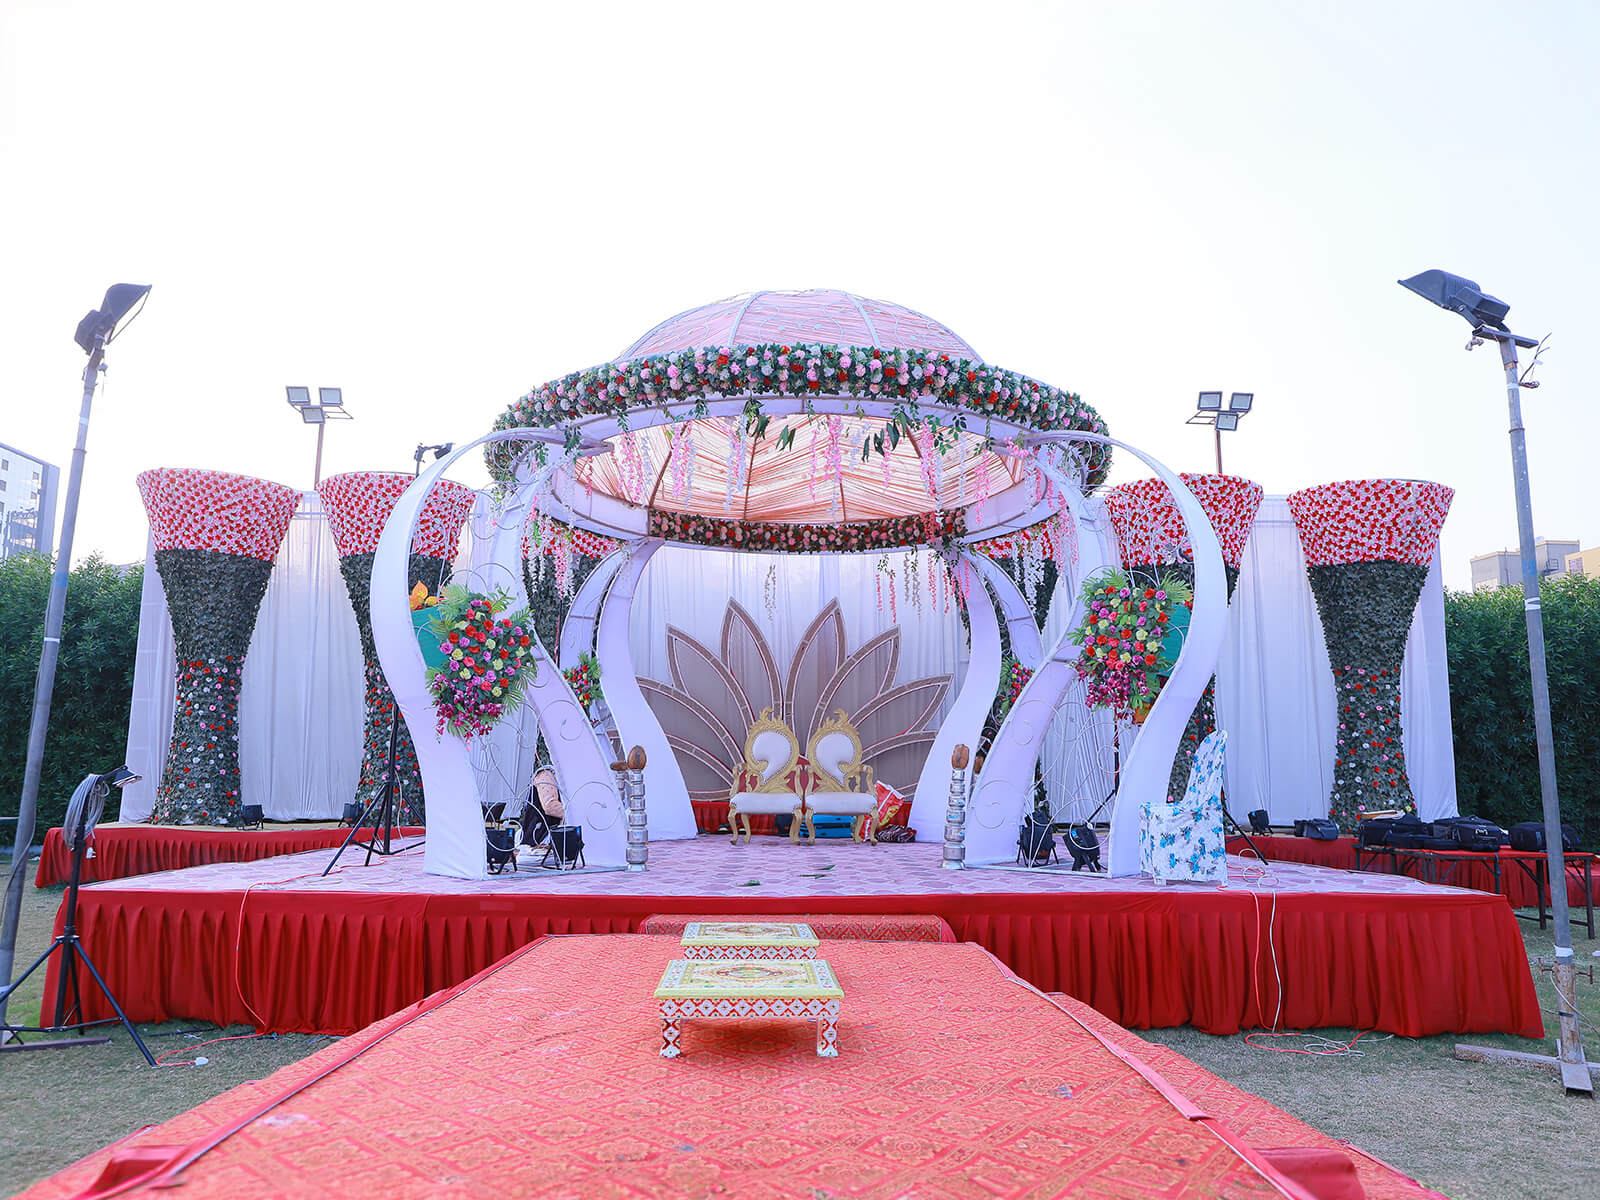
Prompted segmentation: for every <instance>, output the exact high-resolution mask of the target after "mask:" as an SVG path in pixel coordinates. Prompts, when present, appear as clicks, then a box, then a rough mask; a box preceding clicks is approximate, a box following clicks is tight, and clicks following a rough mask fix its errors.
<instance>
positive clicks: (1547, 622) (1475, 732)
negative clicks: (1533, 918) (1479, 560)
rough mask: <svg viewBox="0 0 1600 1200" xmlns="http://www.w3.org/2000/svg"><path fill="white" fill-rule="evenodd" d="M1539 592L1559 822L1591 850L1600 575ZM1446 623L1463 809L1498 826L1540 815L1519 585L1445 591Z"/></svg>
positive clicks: (1599, 729) (1599, 758)
mask: <svg viewBox="0 0 1600 1200" xmlns="http://www.w3.org/2000/svg"><path fill="white" fill-rule="evenodd" d="M1540 594H1541V600H1542V608H1543V611H1544V637H1545V654H1546V657H1547V660H1548V664H1549V677H1550V710H1551V716H1552V724H1553V726H1554V731H1555V745H1556V786H1557V789H1558V790H1559V792H1560V795H1561V813H1562V818H1563V819H1564V820H1565V821H1567V822H1568V823H1569V824H1571V825H1573V826H1576V827H1577V830H1578V835H1579V838H1580V840H1581V842H1582V844H1583V846H1584V847H1585V848H1590V849H1592V848H1593V847H1594V846H1596V845H1597V844H1600V703H1597V699H1600V698H1597V695H1596V693H1597V690H1600V579H1585V578H1582V577H1578V576H1572V577H1567V578H1562V579H1556V580H1552V581H1550V582H1549V583H1546V584H1545V585H1544V586H1543V587H1542V588H1541V589H1540ZM1444 620H1445V637H1446V644H1447V645H1448V647H1449V655H1450V715H1451V721H1452V723H1453V725H1454V728H1455V750H1456V796H1457V802H1458V803H1459V805H1460V808H1461V811H1462V812H1463V813H1471V814H1473V815H1475V816H1484V817H1489V818H1490V819H1492V820H1495V821H1498V822H1499V823H1500V824H1501V825H1511V824H1513V823H1515V822H1517V821H1536V820H1538V819H1539V818H1540V807H1539V763H1538V758H1537V756H1536V753H1535V750H1534V740H1533V700H1532V692H1531V685H1530V681H1529V680H1530V677H1529V674H1528V633H1527V626H1526V625H1525V623H1524V618H1523V612H1522V589H1521V588H1520V587H1508V588H1499V589H1497V590H1495V591H1489V592H1452V593H1449V594H1447V595H1446V597H1445V605H1444Z"/></svg>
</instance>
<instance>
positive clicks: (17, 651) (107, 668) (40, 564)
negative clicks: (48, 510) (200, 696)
mask: <svg viewBox="0 0 1600 1200" xmlns="http://www.w3.org/2000/svg"><path fill="white" fill-rule="evenodd" d="M54 569H55V568H54V564H53V563H52V561H51V559H50V558H49V557H48V556H46V555H42V554H23V555H17V556H14V557H12V558H8V559H5V560H4V561H0V673H3V674H0V678H4V679H5V681H6V686H5V687H4V688H0V816H7V817H14V816H16V814H17V804H18V801H19V800H20V798H21V796H22V775H23V768H24V766H25V765H26V763H27V754H28V725H29V722H30V721H31V720H32V714H33V688H34V682H35V680H36V679H37V678H38V674H39V649H40V639H41V638H43V636H44V612H45V601H46V599H47V597H48V596H49V594H50V573H51V571H53V570H54ZM143 586H144V568H143V567H142V566H141V567H135V568H133V569H132V570H123V569H121V568H119V567H114V566H111V565H109V564H108V563H106V562H104V561H102V560H101V559H100V558H98V557H90V558H88V559H85V560H84V561H83V562H81V563H79V564H78V566H77V568H76V569H75V570H74V571H73V572H72V578H71V583H70V584H69V586H68V589H67V611H66V621H65V627H64V629H63V632H62V637H61V657H60V658H59V660H58V661H57V664H56V686H55V697H54V702H53V703H52V704H51V707H50V733H49V737H48V738H47V739H46V741H45V754H44V774H43V777H42V778H41V779H40V786H39V813H38V832H37V833H36V834H35V835H34V837H35V840H38V839H39V838H42V837H43V836H44V831H45V830H46V829H48V828H50V827H51V826H52V825H59V824H61V818H62V816H63V815H64V814H65V812H66V809H67V801H68V800H69V799H71V797H72V789H73V788H75V787H77V786H78V781H79V780H80V779H82V778H83V777H84V776H85V775H87V774H88V773H89V772H90V771H109V770H110V769H111V768H112V767H114V766H116V765H118V764H119V763H121V762H122V758H123V755H124V754H125V753H126V752H127V745H128V708H129V704H130V703H131V701H132V699H133V659H134V649H135V647H136V645H137V644H138V640H139V593H140V589H141V588H142V587H143ZM110 815H111V816H115V802H114V801H113V804H112V811H111V813H110ZM15 836H16V826H15V825H14V824H12V823H11V822H9V821H7V822H5V823H4V824H0V841H3V842H4V844H5V847H6V849H8V850H9V849H10V846H11V843H12V840H13V839H14V838H15Z"/></svg>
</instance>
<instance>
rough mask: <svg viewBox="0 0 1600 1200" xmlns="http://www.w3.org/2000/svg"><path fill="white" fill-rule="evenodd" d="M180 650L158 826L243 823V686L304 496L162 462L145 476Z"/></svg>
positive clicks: (155, 816)
mask: <svg viewBox="0 0 1600 1200" xmlns="http://www.w3.org/2000/svg"><path fill="white" fill-rule="evenodd" d="M138 485H139V494H140V495H141V496H142V497H143V498H144V505H145V509H146V511H147V512H148V514H149V517H150V532H151V536H152V538H153V539H154V541H155V547H156V554H155V557H156V571H157V572H158V573H159V574H160V576H161V586H162V589H163V590H164V591H165V593H166V598H167V612H168V613H169V614H170V616H171V617H172V634H173V641H174V644H175V648H176V651H177V699H176V703H175V706H174V710H173V720H172V744H171V746H170V748H169V749H168V751H167V761H166V766H165V767H164V768H163V770H162V772H161V783H160V786H159V787H158V788H157V790H156V800H155V808H154V811H153V813H152V815H151V818H150V819H151V821H152V822H153V823H155V824H157V825H241V824H243V816H242V809H243V802H242V799H241V796H240V790H239V691H240V686H241V684H242V682H243V676H244V662H245V655H246V653H247V651H248V650H249V648H250V635H251V634H252V633H254V632H255V627H256V616H257V614H258V613H259V612H260V610H261V599H262V597H263V596H264V595H266V591H267V581H268V579H269V578H270V577H271V575H272V562H273V560H274V559H275V558H276V557H277V554H278V547H279V546H281V545H282V544H283V538H284V534H286V533H287V532H288V530H289V522H290V520H291V519H292V518H293V517H294V511H295V508H296V507H297V506H298V504H299V502H300V493H299V492H297V491H295V490H294V489H293V488H289V487H284V486H283V485H282V484H278V483H269V482H267V481H266V480H264V479H254V478H251V477H250V476H247V475H229V474H225V473H223V472H221V471H198V470H189V469H183V468H173V467H163V468H158V469H156V470H153V471H145V472H143V473H142V474H141V475H140V476H139V477H138Z"/></svg>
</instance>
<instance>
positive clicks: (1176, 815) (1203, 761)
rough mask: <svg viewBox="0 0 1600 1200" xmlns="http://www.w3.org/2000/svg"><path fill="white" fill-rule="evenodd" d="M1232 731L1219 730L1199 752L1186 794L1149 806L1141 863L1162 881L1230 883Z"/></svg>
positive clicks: (1204, 743) (1144, 828)
mask: <svg viewBox="0 0 1600 1200" xmlns="http://www.w3.org/2000/svg"><path fill="white" fill-rule="evenodd" d="M1227 743H1228V735H1227V734H1226V733H1225V732H1224V731H1222V730H1220V729H1218V730H1216V731H1214V732H1213V733H1211V734H1208V735H1207V737H1206V739H1205V741H1203V742H1201V743H1200V748H1199V749H1198V750H1197V751H1195V756H1194V765H1193V766H1192V767H1191V768H1190V769H1189V786H1188V787H1187V788H1186V789H1185V790H1184V793H1183V799H1181V800H1176V801H1171V802H1167V803H1162V804H1156V805H1146V806H1145V821H1144V827H1143V828H1142V830H1141V838H1140V847H1139V852H1140V860H1141V861H1140V865H1141V868H1143V867H1144V866H1145V863H1146V862H1148V864H1149V866H1148V870H1149V871H1150V873H1151V874H1152V875H1153V876H1155V878H1156V879H1157V880H1158V881H1160V882H1162V883H1169V882H1172V881H1174V880H1176V881H1180V882H1184V883H1226V882H1227V880H1228V863H1227V851H1226V849H1225V847H1224V840H1223V832H1222V757H1223V749H1224V747H1226V745H1227Z"/></svg>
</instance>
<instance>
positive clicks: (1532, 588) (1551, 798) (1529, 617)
mask: <svg viewBox="0 0 1600 1200" xmlns="http://www.w3.org/2000/svg"><path fill="white" fill-rule="evenodd" d="M1473 336H1474V337H1477V338H1486V339H1489V340H1492V341H1494V342H1497V343H1499V346H1500V364H1501V366H1502V367H1504V368H1505V373H1506V405H1507V407H1508V409H1509V410H1510V416H1511V431H1510V432H1511V483H1512V487H1513V488H1514V490H1515V492H1516V497H1517V540H1518V543H1519V548H1520V549H1521V552H1522V612H1523V617H1524V619H1525V620H1526V622H1527V626H1528V668H1529V672H1530V674H1531V675H1532V678H1533V740H1534V746H1535V749H1536V751H1537V753H1538V758H1539V798H1540V801H1541V804H1542V807H1543V810H1544V849H1545V856H1546V859H1547V862H1546V867H1547V871H1548V874H1549V877H1550V916H1551V920H1552V921H1553V922H1554V924H1555V951H1556V955H1555V957H1556V961H1555V969H1554V972H1553V977H1554V979H1555V986H1556V995H1557V999H1558V1011H1557V1019H1558V1021H1559V1023H1560V1053H1559V1054H1558V1056H1557V1057H1558V1059H1559V1061H1560V1064H1561V1081H1562V1083H1563V1084H1565V1085H1566V1086H1567V1087H1568V1088H1569V1089H1572V1090H1574V1091H1585V1092H1592V1091H1593V1090H1594V1084H1593V1081H1592V1080H1591V1079H1590V1077H1589V1069H1588V1067H1587V1065H1586V1064H1585V1062H1584V1055H1583V1040H1582V1035H1581V1034H1580V1033H1579V1030H1578V1014H1577V1011H1576V1009H1577V1005H1576V1004H1575V1003H1574V1000H1575V997H1576V995H1577V970H1576V964H1575V963H1574V961H1573V956H1572V925H1571V919H1572V918H1571V913H1570V911H1569V909H1568V906H1567V864H1566V853H1565V847H1564V846H1563V845H1562V840H1561V802H1560V798H1559V796H1558V795H1557V793H1556V746H1555V735H1554V733H1553V731H1552V729H1551V724H1550V683H1549V677H1548V673H1547V671H1546V666H1545V653H1544V616H1543V612H1542V610H1541V607H1540V604H1539V563H1538V560H1537V559H1536V557H1535V550H1534V537H1533V498H1532V494H1531V491H1530V489H1529V485H1528V442H1527V433H1526V430H1525V428H1524V426H1523V424H1522V381H1521V380H1520V379H1519V378H1518V374H1517V346H1518V344H1519V343H1520V344H1522V345H1524V346H1527V347H1530V348H1531V347H1533V346H1536V345H1538V343H1537V342H1535V341H1533V340H1532V339H1531V338H1518V337H1517V336H1516V335H1514V334H1511V333H1502V332H1499V331H1497V330H1493V329H1489V328H1486V327H1484V326H1479V327H1478V328H1477V329H1475V330H1474V331H1473Z"/></svg>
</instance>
